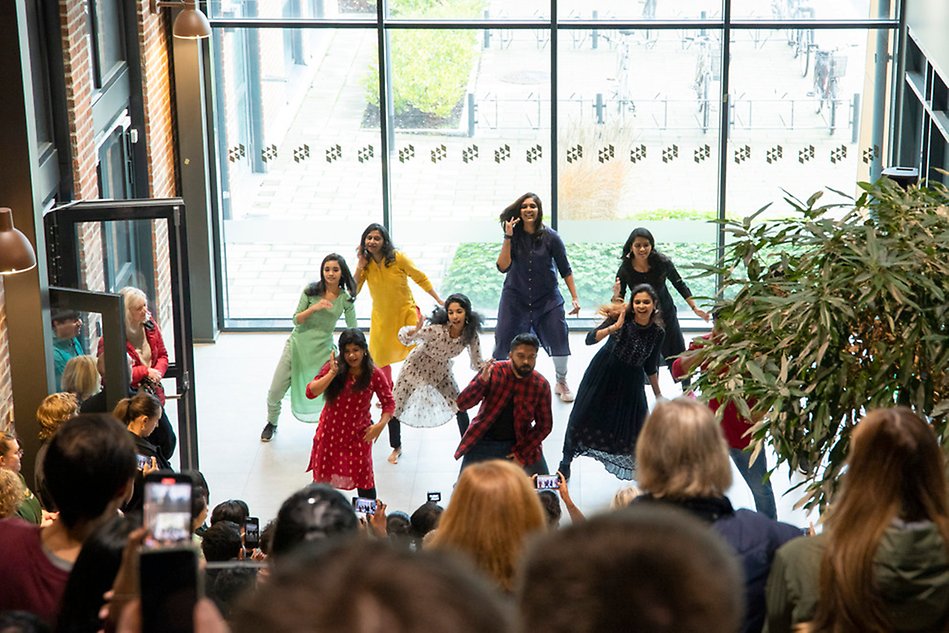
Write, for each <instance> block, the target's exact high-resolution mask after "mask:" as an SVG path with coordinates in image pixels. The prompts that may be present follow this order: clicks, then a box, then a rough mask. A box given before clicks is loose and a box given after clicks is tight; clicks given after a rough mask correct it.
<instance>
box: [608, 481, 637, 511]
mask: <svg viewBox="0 0 949 633" xmlns="http://www.w3.org/2000/svg"><path fill="white" fill-rule="evenodd" d="M641 494H642V492H640V490H639V488H637V487H636V486H623V487H622V488H620V489H619V490H617V491H616V494H614V495H613V498H612V499H611V500H610V510H622V509H623V508H628V507H629V504H631V503H632V502H633V499H635V498H636V497H638V496H639V495H641Z"/></svg>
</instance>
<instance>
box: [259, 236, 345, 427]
mask: <svg viewBox="0 0 949 633" xmlns="http://www.w3.org/2000/svg"><path fill="white" fill-rule="evenodd" d="M355 297H356V282H355V280H354V279H353V276H352V273H350V272H349V266H347V265H346V260H345V259H343V256H342V255H337V254H336V253H330V254H329V255H327V256H326V257H324V258H323V263H322V264H320V280H319V281H318V282H313V283H311V284H310V285H309V286H307V287H306V288H305V289H304V290H303V295H302V296H301V297H300V303H299V304H297V309H296V311H295V312H294V314H293V322H294V324H295V327H294V328H293V333H292V334H290V338H289V339H287V342H286V344H285V345H284V348H283V354H282V355H281V357H280V361H279V362H278V363H277V368H276V369H275V370H274V375H273V380H272V381H271V384H270V391H269V392H268V393H267V424H266V426H264V430H263V431H262V432H261V434H260V439H261V440H262V441H264V442H269V441H270V440H271V439H273V435H274V433H275V432H276V431H277V421H278V418H279V417H280V404H281V400H283V397H284V396H285V395H286V393H287V389H289V390H290V410H291V411H292V412H293V415H294V417H296V418H297V419H298V420H300V421H301V422H317V421H319V419H320V412H321V411H322V410H323V398H315V399H313V400H309V399H307V397H306V386H307V383H309V382H310V381H311V380H313V377H314V376H316V375H317V374H318V373H319V371H320V368H321V367H323V365H324V364H325V363H326V361H328V360H329V357H330V352H331V351H332V349H333V330H334V329H335V327H336V321H338V320H339V317H340V315H341V314H345V317H346V327H350V328H354V327H356V310H355V308H354V307H353V302H354V301H355Z"/></svg>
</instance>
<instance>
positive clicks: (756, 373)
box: [696, 179, 949, 509]
mask: <svg viewBox="0 0 949 633" xmlns="http://www.w3.org/2000/svg"><path fill="white" fill-rule="evenodd" d="M860 187H861V189H862V190H863V193H862V195H860V197H859V198H858V199H856V200H853V199H852V198H849V201H848V202H847V203H845V204H833V205H824V206H817V203H818V201H819V200H820V199H821V193H820V192H818V193H816V194H814V195H813V196H811V197H810V198H809V199H808V200H807V201H806V202H801V201H799V200H797V199H795V198H793V197H789V198H788V199H787V200H788V202H789V203H790V204H791V205H792V206H793V207H794V208H795V209H796V210H797V212H798V217H793V218H790V219H781V220H769V221H762V222H756V221H755V217H756V216H757V215H758V214H755V215H753V216H751V217H748V218H745V219H744V220H743V221H740V222H736V221H725V222H724V225H725V230H726V231H727V232H728V233H729V234H731V236H732V238H733V239H731V240H730V243H729V245H728V247H727V248H726V252H725V257H724V260H723V261H722V262H721V263H720V264H719V265H714V266H704V268H705V269H706V271H707V272H708V273H709V274H720V275H721V276H722V279H723V286H722V296H723V297H729V298H728V299H722V300H720V305H719V313H718V314H719V318H718V321H717V325H718V331H719V333H718V336H717V337H716V339H715V341H714V343H713V344H711V345H708V346H706V347H704V348H703V349H702V351H701V352H700V355H699V357H700V359H701V360H702V362H704V363H705V364H706V365H705V367H706V371H705V372H704V373H703V375H702V376H701V378H700V379H699V380H698V381H697V383H696V386H697V387H698V388H699V389H701V390H702V392H703V393H704V394H705V396H706V397H715V398H718V399H719V400H722V401H724V400H732V401H734V402H735V403H736V404H737V406H738V408H739V410H740V411H741V413H742V414H743V415H745V416H749V417H751V415H752V411H750V408H749V403H752V404H753V409H754V415H755V417H756V418H759V421H758V422H757V424H756V425H755V427H754V429H753V438H754V442H755V444H756V449H757V450H760V448H761V445H762V443H763V442H765V441H770V442H771V443H772V444H773V446H774V450H775V452H776V454H777V457H778V462H779V463H781V462H787V463H788V464H789V466H790V467H791V468H793V469H799V470H801V471H802V472H804V473H805V475H806V477H807V479H806V481H805V482H804V483H803V484H802V486H804V488H805V489H804V493H805V494H804V497H803V500H802V504H803V506H804V507H805V508H808V509H810V508H814V507H820V508H823V507H824V505H825V504H826V503H827V502H828V501H829V499H830V495H831V494H832V493H833V491H834V490H835V488H836V486H837V484H838V482H839V477H840V474H841V469H842V466H843V462H844V458H845V457H846V454H847V451H848V447H849V444H850V437H851V432H852V430H853V428H854V425H855V424H856V423H857V422H858V420H859V419H860V417H861V416H862V415H863V414H864V413H865V412H866V411H867V410H869V409H871V408H875V407H888V406H893V405H897V404H899V405H905V406H908V407H911V408H912V409H914V410H915V411H916V412H917V413H918V414H920V415H921V416H925V417H928V418H929V419H930V420H931V421H932V423H933V427H934V429H935V431H936V433H937V435H938V437H939V439H940V442H943V441H944V440H945V436H946V425H947V423H946V414H947V410H949V397H947V396H949V380H947V373H946V369H947V367H949V332H947V310H949V191H947V189H946V188H945V187H944V186H942V185H936V186H934V187H932V188H915V187H914V188H910V189H909V190H908V191H904V190H903V189H901V188H900V187H899V186H897V185H896V184H894V183H893V182H892V181H890V180H888V179H881V180H880V181H878V182H877V183H875V184H868V183H860ZM837 193H839V192H837ZM841 195H844V194H841ZM763 210H764V209H762V210H761V211H763ZM761 211H759V212H758V213H761ZM832 215H837V216H842V217H839V219H835V218H834V217H831V216H832Z"/></svg>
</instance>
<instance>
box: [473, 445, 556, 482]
mask: <svg viewBox="0 0 949 633" xmlns="http://www.w3.org/2000/svg"><path fill="white" fill-rule="evenodd" d="M513 449H514V440H510V441H499V440H478V441H477V442H475V444H474V445H473V446H472V447H471V450H469V451H468V452H467V453H465V454H464V456H463V457H462V458H461V470H464V469H465V468H467V467H468V466H471V465H472V464H477V463H478V462H486V461H488V460H489V459H507V456H508V455H510V454H511V451H512V450H513ZM524 471H525V472H526V473H527V474H528V475H546V474H548V473H549V471H548V470H547V460H546V459H544V454H543V453H541V455H540V459H539V460H537V461H536V462H534V463H533V464H524Z"/></svg>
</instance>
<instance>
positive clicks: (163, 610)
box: [139, 546, 202, 633]
mask: <svg viewBox="0 0 949 633" xmlns="http://www.w3.org/2000/svg"><path fill="white" fill-rule="evenodd" d="M139 582H140V587H141V593H142V633H193V632H194V605H195V604H196V603H197V601H198V598H200V597H201V594H202V591H201V580H200V576H199V575H198V550H197V549H196V548H194V547H193V546H185V547H169V548H164V549H154V550H143V551H142V554H141V558H140V563H139Z"/></svg>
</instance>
